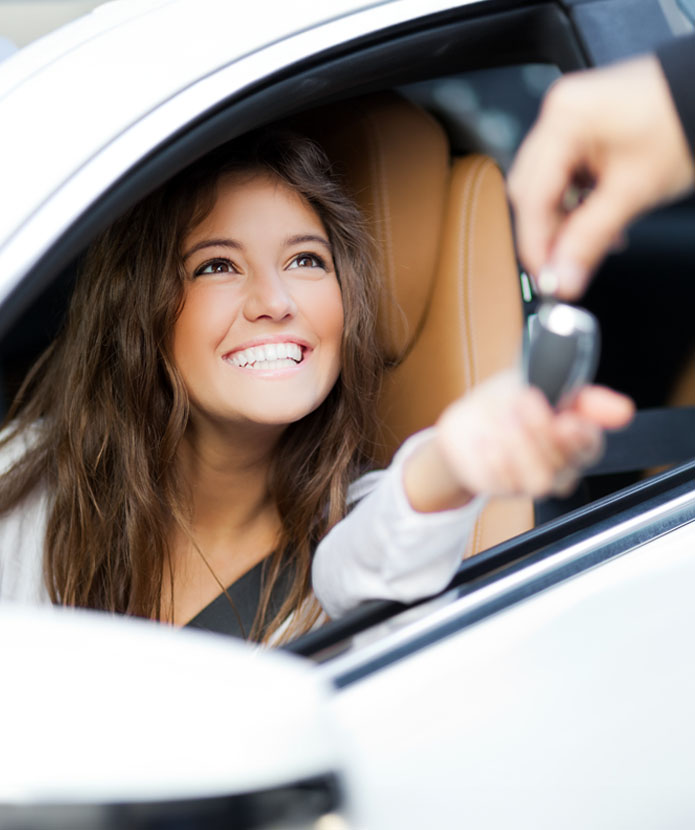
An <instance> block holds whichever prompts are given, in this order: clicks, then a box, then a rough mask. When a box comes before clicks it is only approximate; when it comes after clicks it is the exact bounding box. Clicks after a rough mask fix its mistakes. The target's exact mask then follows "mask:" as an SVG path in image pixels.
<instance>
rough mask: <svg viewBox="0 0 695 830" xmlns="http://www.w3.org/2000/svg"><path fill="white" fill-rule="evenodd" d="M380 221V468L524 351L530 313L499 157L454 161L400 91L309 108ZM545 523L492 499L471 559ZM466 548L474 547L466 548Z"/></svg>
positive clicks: (310, 125) (376, 223) (320, 136)
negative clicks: (385, 364)
mask: <svg viewBox="0 0 695 830" xmlns="http://www.w3.org/2000/svg"><path fill="white" fill-rule="evenodd" d="M300 124H301V127H302V129H304V130H305V131H307V132H308V133H309V134H311V135H313V136H314V137H315V138H316V139H317V140H319V141H320V142H321V143H322V144H323V146H324V147H325V149H326V151H327V152H328V154H329V156H330V157H331V159H332V161H333V162H334V164H335V165H336V167H337V169H338V170H339V171H340V172H342V174H343V175H344V177H345V180H346V183H347V185H348V187H349V189H351V190H352V192H353V194H354V196H355V198H356V199H357V201H358V203H359V204H360V206H361V208H362V210H363V212H364V213H365V215H366V216H367V217H368V220H369V222H370V224H371V227H372V231H373V234H374V236H375V238H376V240H377V242H378V248H379V251H380V255H381V260H382V261H381V266H382V270H383V274H384V292H383V297H382V303H381V308H380V337H381V341H382V344H383V348H384V350H385V353H386V355H387V357H388V359H389V362H390V363H391V364H392V368H391V369H390V371H389V372H388V374H387V378H386V383H385V387H384V392H383V396H382V401H381V406H380V411H381V419H382V424H383V436H382V451H381V457H380V458H378V459H376V460H377V461H378V462H379V463H380V464H387V463H388V462H389V461H390V459H391V457H392V455H393V453H394V452H395V450H396V449H397V448H398V446H400V444H401V443H402V442H403V441H404V440H405V438H407V437H408V436H409V435H412V434H413V433H414V432H416V431H417V430H419V429H422V428H424V427H426V426H429V425H431V424H433V423H434V421H435V420H436V419H437V417H438V416H439V414H440V413H441V411H442V410H443V409H444V407H445V406H446V405H447V404H448V403H450V402H451V401H453V400H455V399H456V398H457V397H459V396H460V395H462V394H464V393H465V392H466V391H468V390H469V389H471V387H473V386H474V385H475V384H477V383H479V382H480V381H482V380H483V379H484V378H486V377H488V376H490V375H492V374H494V373H495V372H497V371H499V370H501V369H504V368H507V367H509V366H512V365H513V364H514V363H515V361H516V360H518V358H519V354H518V353H519V349H520V344H521V337H522V326H523V314H522V306H521V297H520V290H519V282H518V274H517V269H516V260H515V256H514V250H513V245H512V233H511V227H510V222H509V214H508V208H507V202H506V196H505V189H504V181H503V178H502V175H501V174H500V171H499V170H498V168H497V166H496V164H495V163H494V162H493V161H492V160H491V159H490V158H488V157H486V156H482V155H471V156H466V157H463V158H456V159H453V160H452V159H451V158H450V153H449V144H448V141H447V138H446V134H445V133H444V130H443V129H442V127H441V126H440V125H439V123H438V122H436V121H435V120H434V119H433V118H432V117H431V116H430V115H428V114H427V113H426V112H424V111H423V110H421V109H420V108H418V107H416V106H415V105H413V104H411V103H410V102H408V101H406V100H404V99H403V98H401V97H399V96H397V95H395V94H379V95H373V96H368V97H365V98H362V99H358V100H353V101H350V102H348V103H341V104H339V105H334V106H331V107H328V108H322V109H321V110H320V111H319V112H317V113H313V114H303V115H302V119H301V122H300ZM532 524H533V506H532V503H531V501H530V500H529V499H507V500H497V501H493V502H491V503H490V504H489V505H488V506H487V508H486V509H485V511H484V512H483V514H482V516H481V518H480V519H479V521H478V524H477V527H476V531H475V534H474V538H473V539H472V542H471V545H470V546H469V550H468V551H467V552H466V553H467V555H470V554H472V553H477V552H479V551H481V550H484V549H486V548H488V547H490V546H491V545H493V544H496V543H497V542H501V541H503V540H505V539H507V538H509V537H511V536H514V535H516V534H518V533H521V532H522V531H524V530H527V529H529V528H530V527H531V526H532ZM462 555H463V552H462Z"/></svg>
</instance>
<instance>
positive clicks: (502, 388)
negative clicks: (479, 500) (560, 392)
mask: <svg viewBox="0 0 695 830" xmlns="http://www.w3.org/2000/svg"><path fill="white" fill-rule="evenodd" d="M633 413H634V405H633V403H632V401H631V400H630V399H629V398H627V397H626V396H624V395H621V394H619V393H617V392H613V391H612V390H610V389H606V388H603V387H598V386H586V387H584V389H582V390H581V391H580V392H579V394H578V396H577V398H576V400H575V401H574V403H573V405H572V406H571V407H569V408H567V409H563V410H562V411H560V412H556V411H555V410H553V409H552V407H551V406H550V405H549V403H548V402H547V400H546V399H545V397H544V396H543V394H542V393H541V392H540V391H539V390H538V389H534V388H532V387H529V386H526V385H525V384H523V383H522V381H521V378H520V376H519V373H518V372H511V371H510V372H504V373H502V374H500V375H496V376H495V377H493V378H491V379H489V380H488V381H486V382H484V383H482V384H480V386H478V387H476V388H475V389H474V390H473V391H472V392H471V393H469V394H468V395H465V396H464V397H462V398H460V399H459V400H457V401H455V402H454V403H453V404H451V405H450V406H449V407H447V409H445V410H444V412H443V414H442V416H441V417H440V419H439V421H438V422H437V425H436V428H435V433H434V436H433V438H432V439H431V440H430V441H428V442H426V443H424V444H422V445H421V446H420V447H418V448H417V450H416V451H415V452H414V453H413V455H412V456H411V457H410V458H409V459H408V460H407V462H406V464H405V465H404V470H403V477H404V486H405V491H406V494H407V496H408V499H409V501H410V503H411V505H412V506H413V508H414V509H415V510H419V511H421V512H433V511H437V510H446V509H451V508H454V507H458V506H461V505H463V504H466V503H467V502H468V501H470V499H472V498H473V497H475V496H477V495H488V496H516V495H527V496H531V497H532V498H541V497H543V496H547V495H551V494H553V495H566V494H568V493H569V492H571V491H572V489H573V488H574V487H575V485H576V483H577V480H578V478H579V475H580V473H581V471H582V469H583V468H585V467H587V466H589V465H591V464H593V463H594V462H595V461H597V460H598V458H599V457H600V455H601V452H602V449H603V431H604V430H605V429H619V428H621V427H623V426H626V425H627V424H628V423H629V421H630V420H631V418H632V415H633Z"/></svg>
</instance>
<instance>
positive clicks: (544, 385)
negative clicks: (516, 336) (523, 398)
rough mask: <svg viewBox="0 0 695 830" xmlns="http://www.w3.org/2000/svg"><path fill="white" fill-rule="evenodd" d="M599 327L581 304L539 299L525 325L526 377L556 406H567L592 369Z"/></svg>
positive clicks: (590, 379) (596, 355)
mask: <svg viewBox="0 0 695 830" xmlns="http://www.w3.org/2000/svg"><path fill="white" fill-rule="evenodd" d="M599 352H600V331H599V325H598V321H597V320H596V318H595V317H594V315H593V314H591V313H590V312H588V311H586V310H585V309H583V308H577V307H576V306H572V305H568V304H566V303H558V302H555V301H553V300H549V301H545V302H542V303H541V304H540V306H539V308H538V312H537V313H536V315H535V316H534V318H532V320H531V325H530V327H529V342H528V348H527V351H526V355H525V370H526V379H527V381H528V382H529V383H530V384H531V385H532V386H537V387H538V388H539V389H540V390H541V391H542V392H544V393H545V396H546V398H547V399H548V400H549V401H550V403H551V404H552V405H553V406H554V407H557V408H562V407H563V406H568V405H569V404H570V403H571V402H572V400H573V399H574V396H575V395H576V394H577V392H578V391H579V389H580V388H581V387H582V386H583V385H584V384H586V383H590V382H591V381H592V380H593V378H594V375H595V373H596V368H597V365H598V358H599Z"/></svg>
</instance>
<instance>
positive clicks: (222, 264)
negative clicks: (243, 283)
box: [193, 259, 236, 277]
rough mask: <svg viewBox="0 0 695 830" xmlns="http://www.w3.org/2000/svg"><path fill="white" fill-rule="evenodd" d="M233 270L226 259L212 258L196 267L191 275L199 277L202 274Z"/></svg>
mask: <svg viewBox="0 0 695 830" xmlns="http://www.w3.org/2000/svg"><path fill="white" fill-rule="evenodd" d="M235 272H236V269H235V268H234V265H233V264H232V263H231V262H230V261H229V260H228V259H212V260H210V262H204V263H203V264H202V265H200V266H199V267H198V268H196V269H195V272H194V274H193V275H194V276H196V277H200V276H202V275H203V274H233V273H235Z"/></svg>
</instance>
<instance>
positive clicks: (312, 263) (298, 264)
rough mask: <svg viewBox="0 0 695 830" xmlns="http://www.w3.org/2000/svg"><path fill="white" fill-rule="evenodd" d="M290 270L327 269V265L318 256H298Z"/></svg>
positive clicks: (291, 263)
mask: <svg viewBox="0 0 695 830" xmlns="http://www.w3.org/2000/svg"><path fill="white" fill-rule="evenodd" d="M289 267H290V268H325V267H326V263H325V262H324V261H323V259H321V257H320V256H317V255H316V254H298V255H297V256H296V257H295V258H294V259H293V260H292V262H290V264H289Z"/></svg>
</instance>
